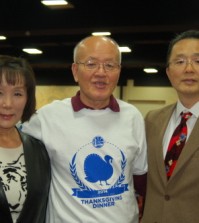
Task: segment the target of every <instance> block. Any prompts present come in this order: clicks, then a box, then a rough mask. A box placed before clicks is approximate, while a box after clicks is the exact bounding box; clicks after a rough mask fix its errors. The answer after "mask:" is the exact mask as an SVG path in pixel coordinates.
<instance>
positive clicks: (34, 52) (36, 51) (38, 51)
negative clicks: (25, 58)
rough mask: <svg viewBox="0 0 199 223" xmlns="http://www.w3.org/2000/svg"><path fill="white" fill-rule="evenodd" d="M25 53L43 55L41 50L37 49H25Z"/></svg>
mask: <svg viewBox="0 0 199 223" xmlns="http://www.w3.org/2000/svg"><path fill="white" fill-rule="evenodd" d="M23 51H24V52H26V53H29V54H42V53H43V52H42V51H41V50H38V49H36V48H24V49H23Z"/></svg>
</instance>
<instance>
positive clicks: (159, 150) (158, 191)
mask: <svg viewBox="0 0 199 223" xmlns="http://www.w3.org/2000/svg"><path fill="white" fill-rule="evenodd" d="M175 106H176V104H173V105H169V106H167V107H164V108H162V109H158V110H156V111H151V112H149V113H148V114H147V116H146V118H145V122H146V135H147V144H148V165H149V169H148V181H147V195H146V201H145V208H144V215H143V219H142V223H199V120H197V121H196V124H195V126H194V128H193V130H192V133H191V135H190V137H189V139H188V141H187V142H186V144H185V147H184V148H183V151H182V153H181V155H180V157H179V159H178V162H177V165H176V168H175V170H174V172H173V174H172V176H171V178H170V179H169V181H167V178H166V172H165V167H164V159H163V146H162V140H163V136H164V133H165V130H166V127H167V125H168V122H169V119H170V117H171V115H172V112H173V110H174V109H175Z"/></svg>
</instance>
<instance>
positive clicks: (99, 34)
mask: <svg viewBox="0 0 199 223" xmlns="http://www.w3.org/2000/svg"><path fill="white" fill-rule="evenodd" d="M92 35H93V36H110V35H111V33H110V32H93V33H92Z"/></svg>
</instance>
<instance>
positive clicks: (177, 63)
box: [169, 57, 199, 70]
mask: <svg viewBox="0 0 199 223" xmlns="http://www.w3.org/2000/svg"><path fill="white" fill-rule="evenodd" d="M169 64H170V65H171V66H173V67H174V68H176V69H185V67H187V65H188V64H191V65H192V66H193V67H194V68H195V69H197V70H199V57H195V58H192V59H187V58H178V59H175V60H173V61H171V62H169Z"/></svg>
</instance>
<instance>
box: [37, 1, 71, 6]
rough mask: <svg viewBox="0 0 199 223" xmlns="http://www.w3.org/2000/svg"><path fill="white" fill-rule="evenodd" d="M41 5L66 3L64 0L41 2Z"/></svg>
mask: <svg viewBox="0 0 199 223" xmlns="http://www.w3.org/2000/svg"><path fill="white" fill-rule="evenodd" d="M41 3H42V4H44V5H47V6H49V5H67V4H68V2H67V1H65V0H59V1H56V0H43V1H41Z"/></svg>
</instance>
